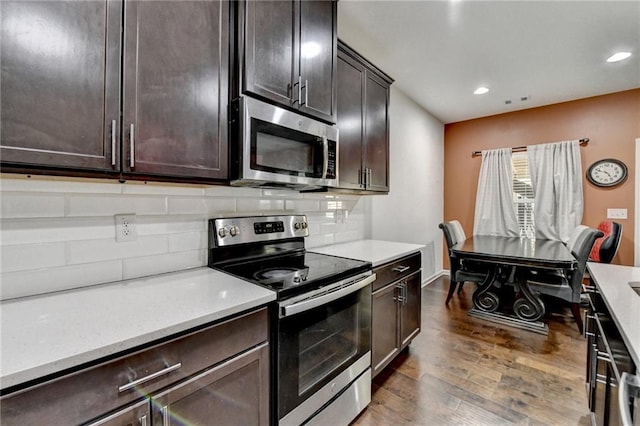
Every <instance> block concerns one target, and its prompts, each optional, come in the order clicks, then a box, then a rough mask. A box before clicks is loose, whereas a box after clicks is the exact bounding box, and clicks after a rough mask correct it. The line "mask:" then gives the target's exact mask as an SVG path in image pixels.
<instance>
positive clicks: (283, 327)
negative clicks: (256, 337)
mask: <svg viewBox="0 0 640 426" xmlns="http://www.w3.org/2000/svg"><path fill="white" fill-rule="evenodd" d="M308 235H309V231H308V223H307V218H306V217H305V216H303V215H291V216H270V217H263V216H261V217H244V218H224V219H212V220H210V222H209V266H210V267H213V268H216V269H219V270H222V271H224V272H226V273H229V274H232V275H235V276H237V277H240V278H242V279H245V280H249V281H251V282H254V283H256V284H258V285H262V286H266V287H268V288H270V289H272V290H274V291H276V293H277V301H276V303H275V304H274V306H273V307H272V309H271V323H270V329H271V331H270V333H271V338H270V345H271V349H272V350H271V357H272V358H271V366H272V368H271V376H272V399H273V401H272V423H273V424H276V423H277V424H281V425H299V424H303V423H304V424H323V425H326V424H336V425H338V424H348V423H349V422H350V421H351V420H353V419H354V418H355V417H356V416H357V415H358V413H360V411H362V410H363V409H364V408H365V407H366V406H367V405H368V404H369V402H370V400H371V367H370V366H371V283H372V282H373V281H374V280H375V274H373V273H372V271H371V264H370V263H369V262H363V261H359V260H353V259H346V258H342V257H337V256H329V255H324V254H319V253H313V252H309V251H306V250H305V248H304V237H306V236H308Z"/></svg>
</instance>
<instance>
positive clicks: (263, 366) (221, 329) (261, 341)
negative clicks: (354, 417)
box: [0, 309, 269, 426]
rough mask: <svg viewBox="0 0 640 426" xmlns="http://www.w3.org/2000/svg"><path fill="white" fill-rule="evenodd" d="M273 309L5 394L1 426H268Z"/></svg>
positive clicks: (197, 331)
mask: <svg viewBox="0 0 640 426" xmlns="http://www.w3.org/2000/svg"><path fill="white" fill-rule="evenodd" d="M267 324H268V316H267V310H266V309H260V310H257V311H255V312H251V313H248V314H244V315H242V316H239V317H236V318H232V319H229V320H227V321H223V322H220V323H217V324H214V325H211V326H209V327H205V328H202V329H198V330H194V331H193V332H190V333H187V334H184V335H181V336H179V337H176V338H174V339H171V340H169V341H167V342H163V343H160V344H157V345H153V346H151V347H148V348H145V349H142V350H139V351H134V352H133V353H129V354H127V355H123V356H122V357H118V358H116V359H114V360H110V361H106V362H102V363H100V361H97V365H94V366H90V367H87V368H84V369H81V370H79V371H77V372H74V373H69V374H65V375H62V376H61V377H58V378H55V379H52V380H49V381H45V382H44V383H41V384H38V385H34V386H31V387H28V388H25V389H19V390H16V391H14V392H10V393H7V394H6V395H3V396H2V398H1V399H0V410H1V413H0V418H1V419H2V425H3V426H4V425H31V424H33V425H36V424H65V425H66V424H84V425H92V426H97V425H109V426H126V425H132V426H133V425H136V426H151V425H152V424H153V425H154V426H157V425H163V426H167V425H184V424H188V425H205V424H213V423H215V424H224V425H267V424H268V423H269V343H268V334H267V333H268V330H267V327H268V325H267Z"/></svg>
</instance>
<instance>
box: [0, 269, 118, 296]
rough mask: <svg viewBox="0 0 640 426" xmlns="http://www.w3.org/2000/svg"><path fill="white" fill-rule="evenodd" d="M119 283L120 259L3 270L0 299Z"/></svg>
mask: <svg viewBox="0 0 640 426" xmlns="http://www.w3.org/2000/svg"><path fill="white" fill-rule="evenodd" d="M120 280H122V261H121V260H112V261H108V262H97V263H84V264H81V265H70V266H62V267H57V268H54V267H50V268H43V269H35V270H28V271H20V272H8V273H5V272H4V271H3V272H2V286H0V298H2V299H13V298H16V297H24V296H30V295H33V294H41V293H51V292H54V291H60V290H68V289H72V288H78V287H86V286H90V285H95V284H102V283H105V282H112V281H120Z"/></svg>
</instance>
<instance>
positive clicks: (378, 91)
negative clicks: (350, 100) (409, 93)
mask: <svg viewBox="0 0 640 426" xmlns="http://www.w3.org/2000/svg"><path fill="white" fill-rule="evenodd" d="M366 77H367V78H366V80H365V119H364V146H365V161H364V163H365V167H367V168H368V169H369V170H370V172H369V177H368V181H367V189H370V190H372V191H388V190H389V172H388V167H389V85H388V84H387V83H385V82H384V81H383V80H381V79H379V78H378V77H377V76H375V75H374V74H372V73H369V72H368V73H367V76H366Z"/></svg>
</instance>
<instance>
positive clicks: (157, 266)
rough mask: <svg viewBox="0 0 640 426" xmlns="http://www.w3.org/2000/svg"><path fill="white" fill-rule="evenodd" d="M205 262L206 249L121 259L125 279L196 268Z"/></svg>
mask: <svg viewBox="0 0 640 426" xmlns="http://www.w3.org/2000/svg"><path fill="white" fill-rule="evenodd" d="M206 264H207V254H206V250H205V249H202V250H192V251H186V252H182V253H168V254H163V255H160V256H144V257H136V258H133V259H125V260H123V265H124V272H123V278H124V279H125V280H129V279H133V278H140V277H146V276H149V275H156V274H163V273H166V272H173V271H179V270H182V269H190V268H197V267H199V266H204V265H206Z"/></svg>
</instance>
